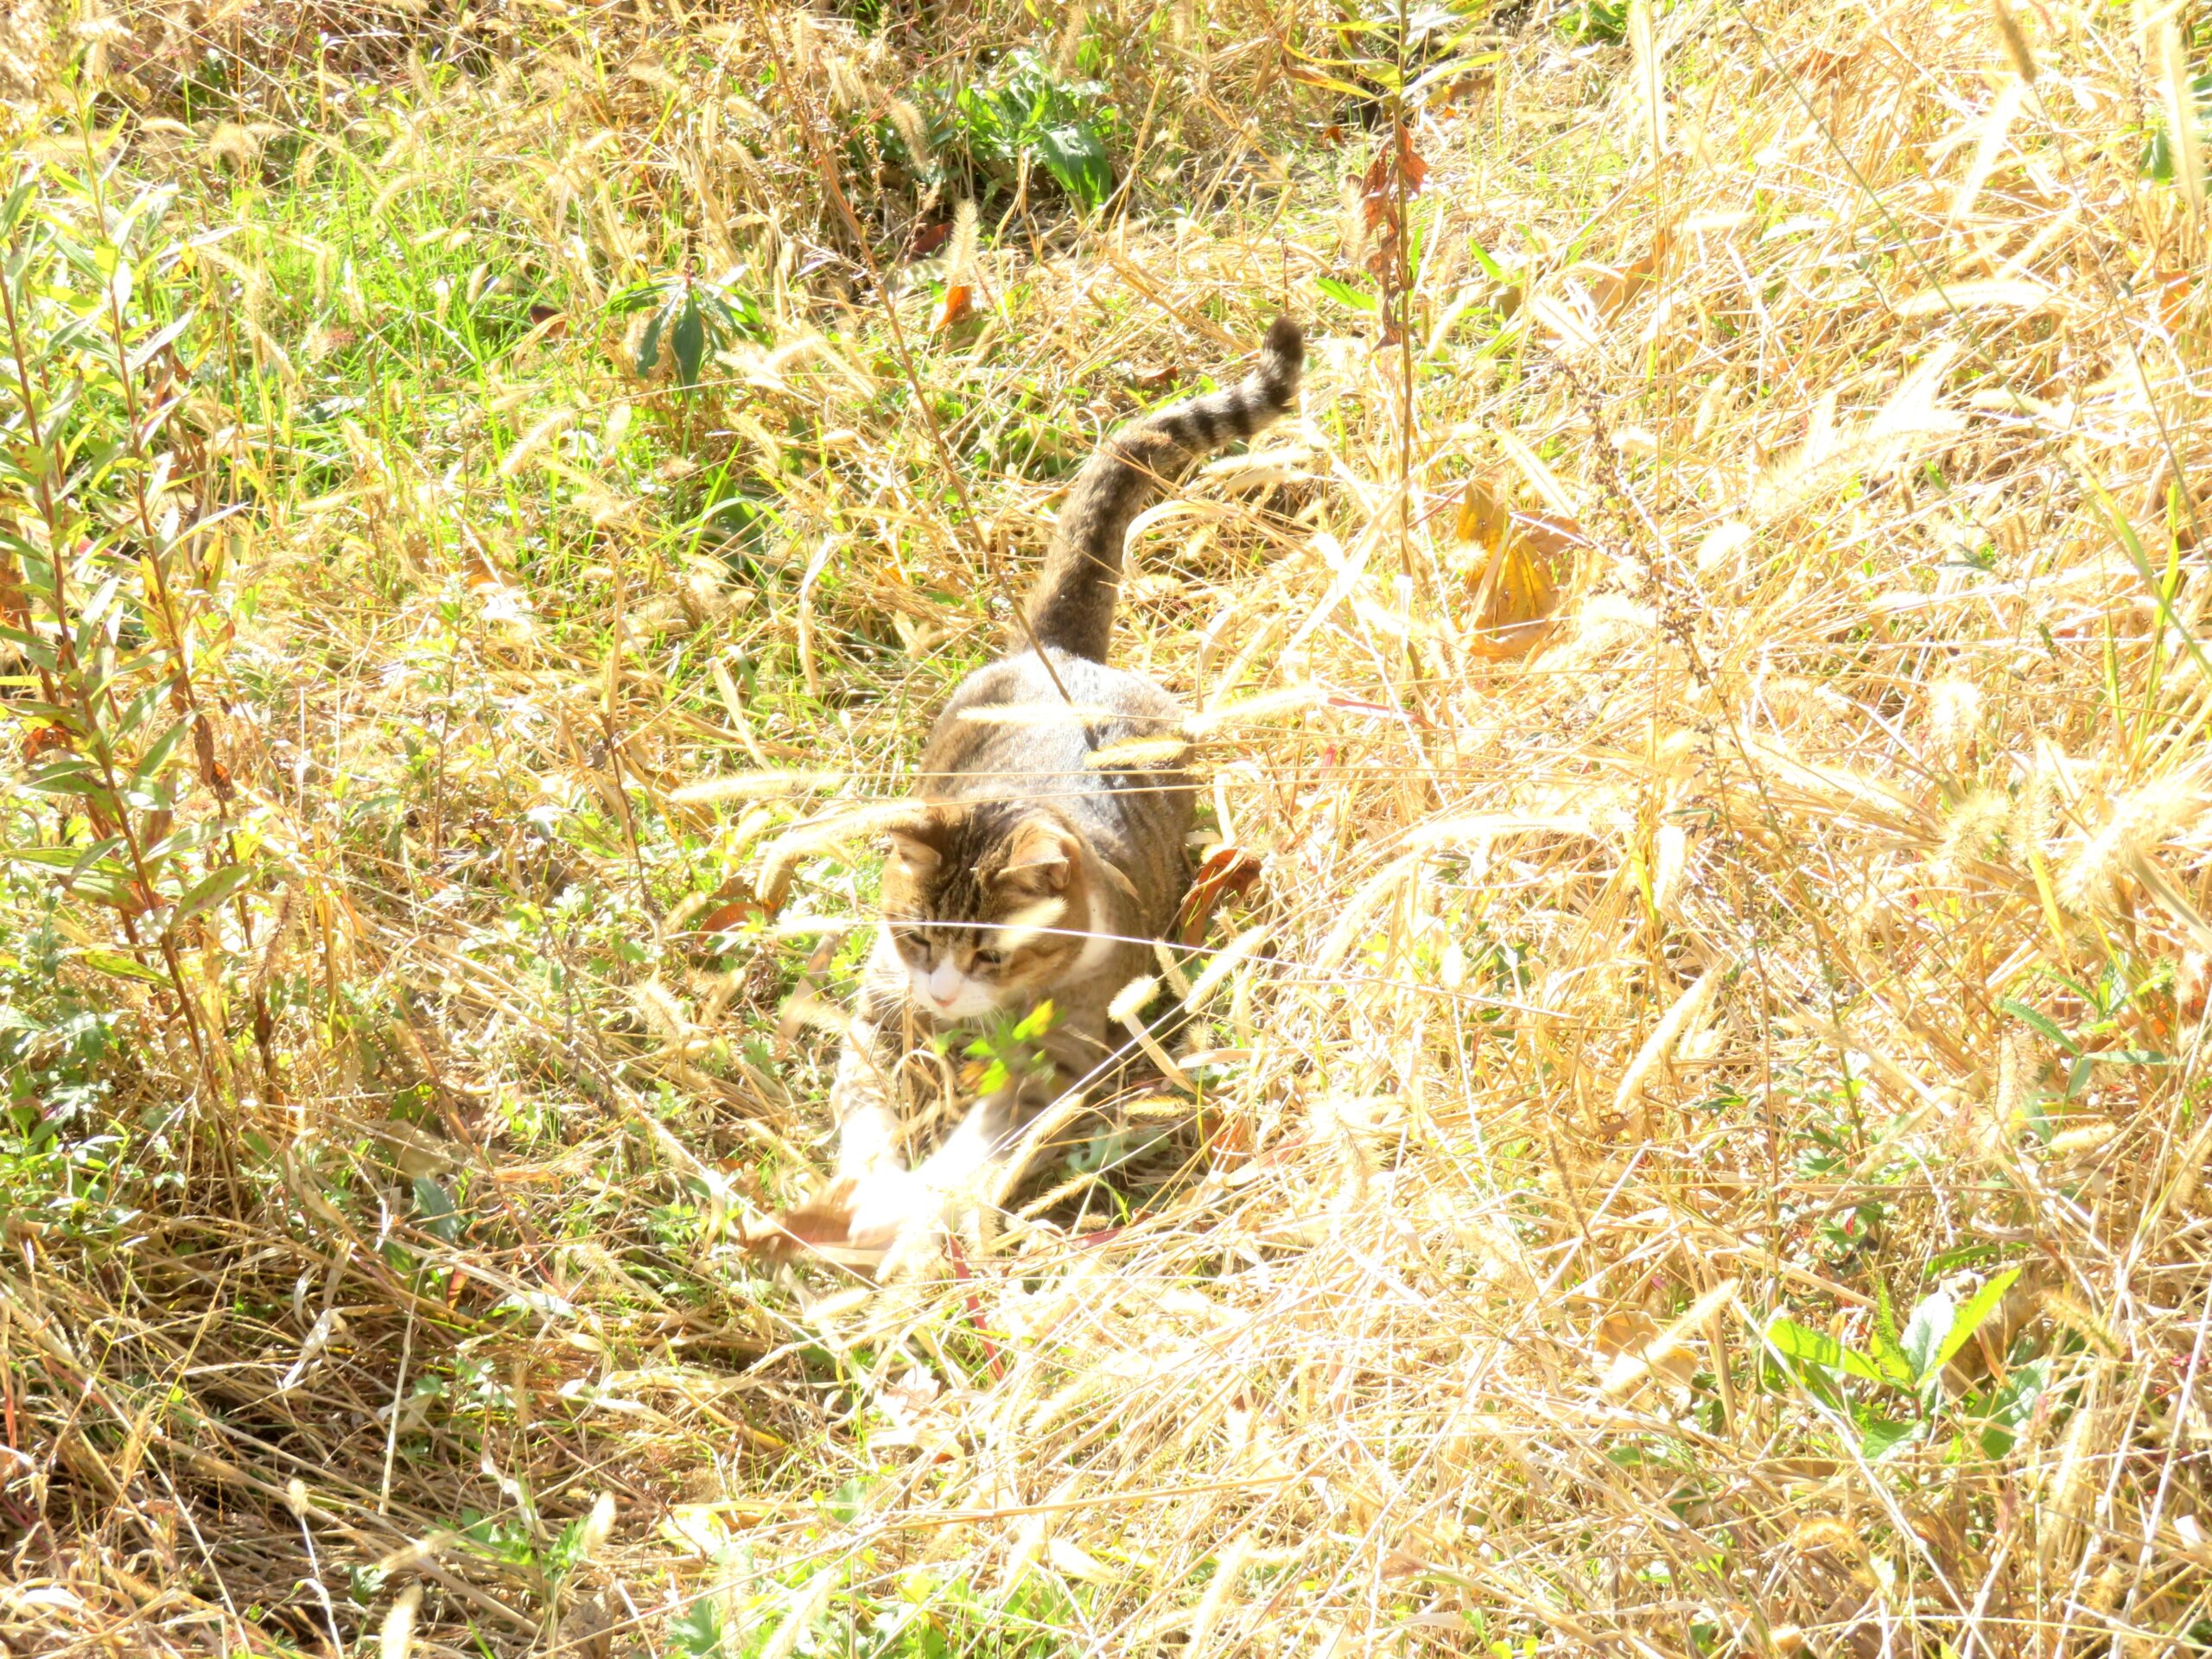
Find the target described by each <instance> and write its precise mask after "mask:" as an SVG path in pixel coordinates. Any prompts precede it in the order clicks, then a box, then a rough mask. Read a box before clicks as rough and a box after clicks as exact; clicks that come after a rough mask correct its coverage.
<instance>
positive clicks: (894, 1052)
mask: <svg viewBox="0 0 2212 1659" xmlns="http://www.w3.org/2000/svg"><path fill="white" fill-rule="evenodd" d="M1304 360H1305V344H1304V341H1303V340H1302V338H1301V337H1300V333H1299V330H1298V327H1297V326H1296V325H1295V324H1294V323H1293V322H1291V321H1289V319H1287V318H1281V319H1278V320H1277V321H1275V323H1274V326H1273V327H1270V328H1269V329H1268V334H1267V340H1266V342H1265V344H1264V345H1263V346H1262V350H1261V353H1260V362H1259V366H1258V367H1257V368H1256V369H1255V371H1254V372H1252V373H1251V374H1249V375H1248V376H1247V377H1246V378H1244V379H1243V381H1242V382H1240V383H1239V384H1238V385H1235V386H1233V387H1231V388H1230V389H1229V390H1227V391H1218V392H1215V393H1212V394H1211V395H1210V396H1206V397H1195V398H1192V399H1190V400H1189V401H1187V402H1185V403H1181V404H1175V405H1173V406H1172V407H1170V408H1167V409H1165V410H1159V411H1157V412H1155V413H1154V414H1151V415H1148V416H1145V417H1143V418H1141V419H1140V420H1137V421H1135V422H1132V423H1130V424H1129V425H1128V426H1126V427H1123V428H1122V429H1121V430H1119V431H1117V432H1116V433H1115V434H1114V435H1113V436H1112V437H1111V438H1109V440H1108V441H1107V442H1106V443H1105V444H1104V445H1103V447H1102V448H1100V449H1099V451H1098V452H1097V453H1096V454H1094V455H1093V456H1092V457H1091V458H1090V461H1088V462H1087V463H1086V464H1085V465H1084V469H1083V471H1082V473H1081V474H1079V475H1078V476H1077V479H1076V482H1075V486H1074V488H1073V489H1072V490H1071V492H1070V493H1069V496H1068V499H1067V502H1066V505H1065V506H1064V507H1063V509H1062V511H1061V513H1060V517H1059V523H1058V528H1057V530H1056V531H1055V532H1054V535H1053V537H1052V547H1051V550H1050V551H1049V552H1048V553H1047V555H1046V561H1045V568H1044V571H1043V574H1042V575H1041V577H1040V578H1039V582H1038V584H1037V588H1036V591H1035V592H1034V594H1033V595H1032V596H1031V598H1030V600H1029V603H1028V607H1027V617H1028V627H1027V631H1026V632H1027V634H1028V635H1029V636H1031V638H1030V639H1025V640H1024V641H1023V645H1024V648H1023V649H1021V650H1019V651H1017V652H1015V653H1014V654H1013V655H1011V656H1008V657H1006V658H1001V660H999V661H997V662H995V663H993V664H989V665H988V667H985V668H982V669H979V670H977V671H976V672H975V673H974V674H972V675H970V676H969V677H968V678H967V679H966V680H965V681H964V682H963V683H962V684H961V686H960V689H959V690H957V692H956V693H955V694H954V695H953V697H952V701H951V702H950V703H949V704H948V705H947V706H946V708H945V709H944V713H943V714H942V715H939V716H938V721H937V724H936V725H935V727H934V728H932V729H931V734H930V740H929V745H928V747H927V748H926V749H925V752H924V753H923V756H922V771H921V777H920V779H919V780H918V782H919V788H918V791H917V792H916V797H915V798H914V800H913V801H912V810H908V811H906V812H905V813H904V814H903V815H902V816H900V817H898V818H896V819H895V820H894V821H893V822H892V823H891V824H890V825H889V827H888V830H887V833H888V836H889V838H890V856H889V858H888V859H887V861H886V863H885V866H884V872H883V892H882V925H881V929H880V932H879V935H878V938H877V940H876V944H875V949H874V953H873V955H872V956H871V957H869V960H868V969H867V973H866V976H865V983H864V987H863V989H862V992H861V1007H860V1011H859V1014H858V1016H857V1017H856V1018H855V1020H854V1021H853V1024H852V1026H851V1027H850V1028H849V1033H848V1036H847V1039H846V1044H845V1050H844V1053H843V1055H842V1058H841V1059H840V1061H839V1064H838V1068H837V1077H836V1086H835V1090H834V1092H833V1095H832V1104H833V1106H834V1108H835V1110H836V1116H837V1122H838V1132H839V1137H840V1146H839V1151H838V1160H837V1179H836V1184H835V1185H833V1186H832V1188H831V1189H830V1192H829V1193H828V1194H827V1195H826V1196H825V1198H823V1200H821V1201H819V1202H817V1204H816V1205H810V1206H808V1210H807V1213H808V1214H809V1215H810V1217H811V1218H812V1220H813V1223H814V1224H812V1225H810V1226H809V1227H807V1228H805V1229H804V1230H803V1231H802V1230H800V1229H799V1228H798V1225H797V1222H796V1217H797V1214H798V1212H794V1218H793V1230H795V1231H801V1233H802V1236H811V1237H813V1238H815V1239H816V1240H817V1241H819V1240H821V1239H823V1237H824V1234H825V1230H824V1229H823V1226H822V1225H821V1221H822V1218H823V1217H840V1218H842V1222H843V1242H844V1243H848V1244H851V1245H855V1246H859V1247H861V1248H864V1249H867V1248H880V1247H884V1246H889V1245H893V1244H894V1243H895V1244H898V1245H899V1246H900V1249H901V1251H903V1250H904V1249H905V1248H906V1246H908V1245H911V1244H912V1243H913V1242H914V1241H915V1240H916V1239H917V1237H918V1236H919V1234H921V1233H927V1234H928V1235H930V1236H931V1237H934V1236H935V1233H936V1231H937V1230H938V1229H939V1228H941V1227H942V1225H943V1224H944V1221H945V1219H946V1218H947V1217H948V1216H949V1215H950V1213H951V1212H952V1211H953V1210H954V1209H955V1208H956V1207H957V1205H959V1204H960V1203H962V1202H963V1201H967V1200H968V1199H969V1198H971V1197H972V1195H973V1193H974V1192H975V1189H976V1184H977V1182H978V1180H979V1178H981V1177H982V1176H983V1175H984V1174H985V1173H987V1172H988V1170H989V1169H990V1168H991V1166H993V1164H994V1162H995V1160H996V1159H997V1158H998V1157H999V1156H1001V1154H1003V1152H1004V1151H1005V1150H1006V1149H1007V1147H1008V1145H1009V1144H1010V1143H1011V1141H1013V1140H1014V1136H1015V1135H1016V1134H1017V1133H1018V1130H1019V1128H1020V1124H1021V1122H1022V1121H1023V1120H1024V1119H1025V1118H1026V1117H1027V1116H1028V1115H1029V1114H1030V1113H1031V1112H1032V1111H1033V1109H1035V1108H1036V1107H1038V1106H1039V1105H1042V1104H1045V1103H1048V1102H1049V1101H1051V1100H1052V1099H1055V1098H1057V1097H1058V1096H1060V1095H1062V1094H1063V1093H1065V1092H1066V1091H1068V1090H1080V1089H1083V1088H1084V1087H1086V1086H1087V1085H1088V1084H1089V1083H1090V1081H1091V1080H1092V1079H1093V1076H1094V1074H1095V1073H1096V1072H1097V1071H1099V1069H1100V1068H1101V1066H1102V1063H1104V1062H1107V1061H1108V1060H1109V1058H1111V1057H1112V1054H1113V1052H1114V1048H1115V1044H1114V1041H1113V1039H1111V1037H1110V1036H1109V1020H1108V1016H1107V1009H1108V1006H1109V1004H1110V1003H1111V1002H1112V1001H1113V1000H1114V998H1115V996H1116V995H1117V994H1118V993H1119V992H1120V991H1121V990H1122V988H1124V987H1126V986H1127V985H1128V983H1129V982H1131V981H1132V980H1135V979H1136V978H1138V977H1140V976H1143V975H1144V974H1146V973H1147V971H1148V970H1149V969H1150V967H1151V965H1152V960H1153V949H1152V943H1151V942H1152V941H1154V940H1155V939H1158V938H1163V937H1164V936H1165V935H1166V931H1167V929H1168V926H1169V924H1170V923H1171V922H1172V921H1173V918H1174V916H1175V913H1176V911H1177V908H1178V906H1179V905H1180V903H1181V901H1182V899H1183V896H1184V893H1185V888H1186V887H1187V884H1188V880H1189V874H1188V870H1187V867H1186V865H1185V860H1184V843H1185V836H1186V834H1187V833H1188V831H1189V829H1190V827H1191V822H1192V801H1193V791H1192V780H1191V779H1190V776H1189V774H1188V773H1187V772H1185V771H1183V770H1182V768H1181V765H1180V761H1181V757H1182V749H1181V746H1180V743H1179V741H1177V740H1178V739H1179V735H1180V734H1181V732H1182V729H1183V721H1184V709H1182V707H1181V705H1180V704H1179V703H1178V702H1176V700H1175V699H1174V698H1173V697H1172V696H1169V695H1168V694H1167V693H1166V691H1163V690H1160V688H1159V687H1158V686H1156V685H1154V684H1153V683H1152V682H1151V681H1149V680H1147V679H1145V678H1144V677H1141V675H1136V674H1133V673H1130V672H1129V671H1127V670H1125V669H1118V668H1111V667H1109V666H1108V665H1107V663H1106V646H1107V642H1108V640H1109V637H1110V635H1111V633H1112V632H1113V626H1114V607H1115V600H1116V594H1117V591H1118V589H1119V588H1120V586H1121V576H1122V542H1123V540H1124V539H1125V538H1126V537H1127V536H1128V530H1129V525H1130V524H1131V522H1132V521H1133V520H1134V519H1135V518H1136V516H1137V514H1138V513H1139V512H1142V511H1143V509H1144V508H1145V506H1146V505H1147V504H1148V503H1149V502H1151V500H1152V499H1154V496H1155V494H1156V493H1158V491H1159V489H1160V486H1162V484H1163V483H1164V482H1166V481H1167V480H1172V479H1173V477H1174V476H1175V475H1176V474H1178V473H1179V471H1180V470H1181V469H1182V467H1184V466H1185V465H1186V464H1188V463H1189V462H1190V461H1192V460H1193V459H1195V458H1196V457H1198V456H1199V455H1202V454H1206V453H1207V452H1209V451H1211V450H1214V449H1217V448H1221V447H1222V446H1223V445H1224V444H1226V443H1229V442H1231V441H1233V440H1236V439H1239V438H1249V437H1250V436H1252V435H1254V434H1255V433H1256V432H1258V431H1260V430H1261V429H1262V428H1264V427H1266V426H1267V425H1268V423H1270V422H1272V421H1274V419H1275V417H1276V416H1279V415H1281V414H1282V413H1283V411H1284V410H1287V409H1288V408H1289V407H1290V406H1291V404H1292V403H1293V402H1294V400H1295V398H1296V397H1297V393H1298V381H1299V373H1300V368H1301V366H1302V365H1303V363H1304ZM1040 653H1041V654H1040ZM1144 740H1153V741H1151V742H1149V743H1147V742H1145V741H1144ZM1162 740H1165V741H1164V742H1163V741H1162ZM1117 747H1120V749H1121V753H1118V754H1117V753H1115V751H1116V748H1117ZM1145 751H1149V752H1150V753H1142V752H1145ZM1163 754H1164V757H1165V758H1164V759H1163V758H1162V756H1163ZM1046 1001H1049V1002H1050V1003H1051V1004H1052V1008H1051V1011H1050V1013H1049V1014H1047V1015H1046V1016H1044V1017H1043V1018H1042V1019H1039V1020H1030V1022H1029V1023H1030V1024H1031V1025H1032V1026H1034V1025H1038V1024H1047V1025H1048V1028H1047V1029H1046V1030H1045V1031H1044V1032H1043V1033H1042V1035H1041V1036H1040V1037H1038V1038H1037V1039H1036V1042H1035V1045H1034V1046H1035V1047H1036V1048H1038V1049H1041V1053H1042V1058H1043V1061H1044V1062H1045V1064H1043V1065H1033V1066H1031V1067H1030V1068H1028V1069H1026V1070H1023V1071H1020V1074H1019V1075H1014V1076H1009V1077H1007V1078H1006V1080H1005V1081H1004V1082H1003V1084H1001V1086H999V1087H997V1088H996V1089H995V1091H994V1092H992V1093H990V1094H988V1095H986V1096H984V1097H983V1098H982V1099H981V1100H980V1101H978V1102H977V1103H976V1104H975V1105H974V1106H973V1107H971V1108H970V1109H969V1111H968V1112H967V1114H966V1116H964V1117H963V1119H962V1120H961V1122H959V1124H958V1125H957V1128H954V1129H953V1130H952V1132H951V1133H950V1135H947V1136H946V1137H945V1139H944V1141H943V1143H942V1144H941V1145H940V1146H939V1147H938V1149H937V1151H936V1152H935V1153H933V1154H931V1156H930V1157H929V1158H928V1159H927V1160H925V1161H924V1162H922V1163H921V1164H920V1165H918V1166H915V1167H911V1168H910V1167H909V1166H908V1165H907V1162H906V1158H905V1157H904V1155H903V1148H902V1145H901V1142H902V1141H903V1140H904V1138H905V1137H904V1135H903V1134H902V1129H901V1122H902V1113H901V1111H900V1106H899V1101H900V1092H901V1091H900V1089H899V1071H900V1069H901V1066H902V1065H903V1064H904V1063H905V1062H906V1060H907V1059H908V1058H912V1057H916V1056H918V1055H922V1054H925V1053H926V1052H927V1050H928V1039H929V1038H930V1037H931V1036H932V1035H934V1034H936V1033H940V1032H943V1031H944V1030H947V1029H949V1028H952V1027H968V1028H969V1029H971V1030H973V1029H976V1028H979V1027H988V1026H990V1025H992V1024H994V1023H995V1024H996V1025H997V1026H998V1027H1000V1028H1001V1030H1003V1028H1004V1027H1006V1026H1007V1024H1009V1023H1010V1022H1012V1021H1014V1020H1020V1018H1022V1017H1023V1016H1027V1015H1030V1014H1033V1013H1034V1012H1035V1011H1036V1010H1037V1009H1038V1007H1039V1004H1040V1003H1043V1002H1046ZM829 1231H830V1232H833V1233H834V1228H832V1229H829Z"/></svg>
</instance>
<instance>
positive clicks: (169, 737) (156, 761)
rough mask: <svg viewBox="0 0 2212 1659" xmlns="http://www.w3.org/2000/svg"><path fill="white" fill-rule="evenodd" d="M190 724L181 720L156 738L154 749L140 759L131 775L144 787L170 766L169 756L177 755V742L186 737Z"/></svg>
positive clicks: (151, 748) (150, 749)
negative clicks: (185, 733)
mask: <svg viewBox="0 0 2212 1659" xmlns="http://www.w3.org/2000/svg"><path fill="white" fill-rule="evenodd" d="M188 723H189V722H188V721H181V720H180V721H177V722H176V724H175V725H174V726H172V727H170V728H168V730H167V731H166V732H163V733H162V734H161V735H160V736H159V737H157V738H156V739H155V740H154V742H153V747H150V748H149V749H148V750H147V751H146V753H144V754H143V755H141V756H140V757H139V758H138V765H137V769H136V770H135V771H134V772H132V774H131V776H132V778H133V779H135V780H136V781H137V783H139V784H141V785H143V784H145V783H147V782H149V781H150V780H151V779H153V777H154V775H155V774H156V772H160V771H161V769H162V767H163V766H167V765H168V759H169V756H170V755H172V754H174V753H176V745H177V740H178V739H179V738H181V737H182V736H183V735H184V730H185V727H186V726H187V725H188Z"/></svg>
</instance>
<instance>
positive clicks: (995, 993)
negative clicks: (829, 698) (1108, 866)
mask: <svg viewBox="0 0 2212 1659" xmlns="http://www.w3.org/2000/svg"><path fill="white" fill-rule="evenodd" d="M887 835H888V836H889V837H890V842H891V856H890V857H889V858H888V859H887V860H886V861H884V866H883V925H884V927H885V929H886V930H887V931H888V932H889V934H890V937H891V943H892V944H893V947H894V948H895V949H896V950H898V952H899V960H900V961H901V962H902V963H905V964H906V973H907V976H908V978H909V979H910V981H911V982H912V987H913V995H914V1001H915V1002H916V1004H917V1005H918V1006H919V1007H922V1008H924V1009H925V1010H926V1011H927V1012H928V1013H929V1014H931V1015H933V1016H935V1017H936V1018H938V1019H941V1020H973V1019H978V1018H981V1017H982V1016H984V1015H987V1014H994V1013H996V1012H998V1011H999V1010H1001V1009H1007V1008H1013V1007H1018V1006H1020V1005H1021V1004H1022V1003H1023V1002H1024V1001H1025V1000H1026V999H1027V998H1029V997H1031V996H1033V995H1034V994H1035V993H1037V992H1038V991H1039V990H1041V989H1043V988H1046V987H1047V986H1050V985H1051V984H1052V983H1053V982H1054V981H1055V980H1057V979H1058V978H1059V977H1060V976H1062V975H1064V974H1065V971H1066V969H1068V968H1069V966H1070V965H1071V963H1073V962H1074V960H1075V958H1076V957H1077V956H1078V955H1080V954H1081V953H1082V950H1083V948H1084V944H1085V943H1086V940H1085V939H1084V937H1083V930H1084V928H1085V927H1086V926H1087V925H1089V924H1090V917H1091V915H1092V912H1093V906H1092V903H1091V894H1090V878H1089V876H1088V874H1086V870H1087V861H1086V860H1085V858H1084V851H1083V843H1082V842H1081V840H1080V839H1079V838H1078V837H1077V835H1076V832H1075V831H1074V830H1073V829H1071V828H1070V827H1069V826H1068V825H1067V824H1066V823H1064V822H1063V821H1062V820H1061V819H1059V818H1058V817H1056V816H1054V815H1053V814H1052V813H1050V812H1047V811H1045V810H1041V809H1039V808H1038V807H1036V806H1033V805H1027V804H1019V803H998V802H981V803H968V802H952V803H942V804H931V805H929V806H925V807H923V808H920V809H919V810H917V811H916V812H914V813H913V814H912V816H911V817H906V818H902V819H899V820H898V821H896V822H895V823H893V824H891V825H890V826H889V827H888V829H887Z"/></svg>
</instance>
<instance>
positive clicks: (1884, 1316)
mask: <svg viewBox="0 0 2212 1659" xmlns="http://www.w3.org/2000/svg"><path fill="white" fill-rule="evenodd" d="M1874 1363H1875V1364H1877V1365H1878V1366H1879V1367H1880V1368H1881V1371H1882V1376H1884V1378H1885V1379H1886V1380H1887V1381H1889V1382H1891V1383H1899V1384H1903V1385H1908V1386H1909V1385H1910V1383H1911V1382H1912V1362H1911V1361H1910V1360H1909V1359H1907V1358H1906V1357H1905V1354H1904V1348H1903V1347H1902V1346H1901V1345H1900V1344H1899V1343H1898V1340H1897V1313H1896V1312H1895V1311H1894V1310H1893V1309H1892V1308H1891V1306H1890V1287H1889V1286H1888V1285H1887V1284H1886V1283H1885V1282H1884V1281H1880V1280H1877V1281H1875V1284H1874Z"/></svg>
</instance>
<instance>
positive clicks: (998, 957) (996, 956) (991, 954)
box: [976, 950, 1006, 968]
mask: <svg viewBox="0 0 2212 1659" xmlns="http://www.w3.org/2000/svg"><path fill="white" fill-rule="evenodd" d="M1005 965H1006V952H1005V951H1003V950H978V951H977V952H976V966H977V967H978V968H1002V967H1004V966H1005Z"/></svg>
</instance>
